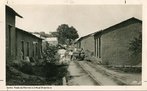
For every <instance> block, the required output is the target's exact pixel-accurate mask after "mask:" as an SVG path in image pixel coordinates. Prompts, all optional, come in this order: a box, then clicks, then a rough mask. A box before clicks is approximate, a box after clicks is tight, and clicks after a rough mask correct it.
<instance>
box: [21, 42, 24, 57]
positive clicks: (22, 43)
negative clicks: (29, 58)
mask: <svg viewBox="0 0 147 91" xmlns="http://www.w3.org/2000/svg"><path fill="white" fill-rule="evenodd" d="M21 52H22V53H21V54H22V59H24V41H21Z"/></svg>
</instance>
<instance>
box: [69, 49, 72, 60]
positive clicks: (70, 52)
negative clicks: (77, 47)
mask: <svg viewBox="0 0 147 91" xmlns="http://www.w3.org/2000/svg"><path fill="white" fill-rule="evenodd" d="M69 56H70V60H71V61H72V58H73V51H72V50H70V51H69Z"/></svg>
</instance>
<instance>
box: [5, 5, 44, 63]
mask: <svg viewBox="0 0 147 91" xmlns="http://www.w3.org/2000/svg"><path fill="white" fill-rule="evenodd" d="M16 16H18V17H20V18H23V17H22V16H20V15H19V14H18V13H17V12H15V11H14V10H13V9H12V8H10V7H9V6H6V60H7V62H8V61H13V60H23V59H25V57H29V58H34V59H38V58H39V57H41V51H42V50H41V49H42V39H41V38H39V37H37V36H35V35H33V34H31V33H29V32H27V31H25V30H22V29H19V28H17V27H15V18H16Z"/></svg>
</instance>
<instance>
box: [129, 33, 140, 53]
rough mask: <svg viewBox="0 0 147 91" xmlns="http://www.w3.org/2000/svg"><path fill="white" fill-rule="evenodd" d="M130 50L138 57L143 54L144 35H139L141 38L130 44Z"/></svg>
mask: <svg viewBox="0 0 147 91" xmlns="http://www.w3.org/2000/svg"><path fill="white" fill-rule="evenodd" d="M129 50H130V51H132V52H133V54H134V55H137V54H139V53H141V52H142V34H141V33H140V34H139V37H136V38H134V40H132V41H131V42H130V47H129Z"/></svg>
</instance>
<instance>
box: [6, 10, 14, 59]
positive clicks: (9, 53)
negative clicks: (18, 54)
mask: <svg viewBox="0 0 147 91" xmlns="http://www.w3.org/2000/svg"><path fill="white" fill-rule="evenodd" d="M15 39H16V38H15V15H14V14H12V13H11V12H8V11H7V10H6V60H8V59H15V49H14V47H15V43H16V42H15V41H13V40H15Z"/></svg>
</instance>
